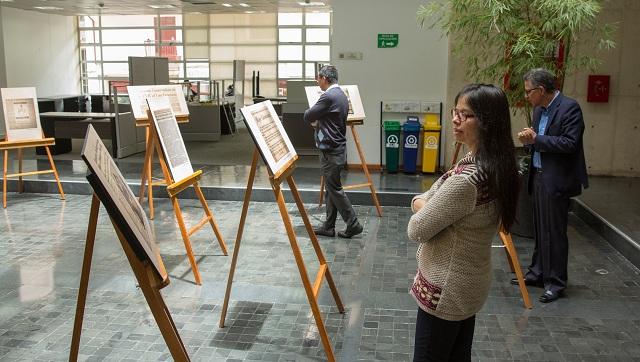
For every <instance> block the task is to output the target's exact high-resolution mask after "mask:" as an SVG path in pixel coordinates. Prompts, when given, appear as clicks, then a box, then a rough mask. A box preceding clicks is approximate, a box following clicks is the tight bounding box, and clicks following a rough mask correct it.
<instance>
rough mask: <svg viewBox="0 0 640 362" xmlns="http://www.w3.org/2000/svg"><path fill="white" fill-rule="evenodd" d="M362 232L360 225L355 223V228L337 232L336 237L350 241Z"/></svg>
mask: <svg viewBox="0 0 640 362" xmlns="http://www.w3.org/2000/svg"><path fill="white" fill-rule="evenodd" d="M361 232H362V225H360V223H357V224H356V225H355V226H353V227H350V228H347V229H346V230H345V231H338V236H339V237H341V238H346V239H351V237H352V236H356V235H358V234H360V233H361Z"/></svg>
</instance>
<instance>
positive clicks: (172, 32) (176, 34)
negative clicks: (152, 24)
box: [160, 29, 182, 43]
mask: <svg viewBox="0 0 640 362" xmlns="http://www.w3.org/2000/svg"><path fill="white" fill-rule="evenodd" d="M160 42H162V43H182V30H180V29H160Z"/></svg>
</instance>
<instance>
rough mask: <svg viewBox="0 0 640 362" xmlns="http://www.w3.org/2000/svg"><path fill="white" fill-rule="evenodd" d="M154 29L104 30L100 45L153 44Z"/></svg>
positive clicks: (154, 37)
mask: <svg viewBox="0 0 640 362" xmlns="http://www.w3.org/2000/svg"><path fill="white" fill-rule="evenodd" d="M155 39H156V31H155V30H154V29H105V30H103V31H102V44H145V43H146V42H151V43H153V42H155Z"/></svg>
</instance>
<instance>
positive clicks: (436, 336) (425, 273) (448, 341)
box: [407, 84, 519, 361]
mask: <svg viewBox="0 0 640 362" xmlns="http://www.w3.org/2000/svg"><path fill="white" fill-rule="evenodd" d="M451 118H452V122H453V134H454V136H455V138H456V140H457V141H458V142H462V143H464V144H465V145H467V147H468V149H469V150H470V151H469V153H468V154H466V155H465V156H464V157H463V158H462V159H461V160H460V161H459V162H458V163H457V164H456V165H455V166H454V167H453V168H451V170H449V171H448V172H447V173H445V174H444V175H443V176H442V177H440V179H438V181H436V182H435V183H434V185H433V186H432V187H431V189H430V190H429V191H427V192H426V193H424V194H422V195H418V196H416V197H414V198H413V201H412V202H411V208H412V210H413V212H414V215H413V216H412V217H411V219H410V220H409V225H408V228H407V229H408V230H407V232H408V235H409V239H410V240H412V241H415V242H417V243H418V251H417V255H416V257H417V260H418V271H417V274H416V276H415V278H414V281H413V285H412V286H411V288H410V294H411V295H412V296H413V297H414V299H415V300H416V302H417V304H418V317H417V321H416V335H415V349H414V361H447V360H449V361H470V360H471V344H472V341H473V331H474V327H475V315H476V313H477V312H478V311H479V310H480V309H481V308H482V306H483V304H484V302H485V300H486V299H487V295H488V294H489V286H490V284H491V241H492V240H493V239H494V238H495V236H496V234H497V232H498V228H499V227H502V228H503V229H505V230H506V231H509V228H510V227H511V225H512V224H513V222H514V218H515V209H516V202H517V196H518V188H519V181H518V174H517V169H516V160H515V153H514V152H515V151H514V145H513V139H512V137H511V117H510V114H509V104H508V101H507V97H506V96H505V94H504V92H503V91H502V90H500V89H499V88H496V87H494V86H493V85H486V84H471V85H468V86H466V87H464V88H463V89H462V90H461V91H460V93H458V95H457V96H456V98H455V108H453V110H452V111H451Z"/></svg>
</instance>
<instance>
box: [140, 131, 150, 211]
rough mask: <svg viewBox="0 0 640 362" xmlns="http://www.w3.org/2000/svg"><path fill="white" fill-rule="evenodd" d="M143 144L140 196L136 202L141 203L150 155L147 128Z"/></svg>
mask: <svg viewBox="0 0 640 362" xmlns="http://www.w3.org/2000/svg"><path fill="white" fill-rule="evenodd" d="M144 140H145V144H144V162H143V163H142V176H141V178H140V196H139V197H138V201H139V202H140V203H142V200H143V199H144V192H145V189H146V181H147V168H148V166H147V164H148V163H149V156H150V155H151V153H150V152H149V127H147V128H146V129H145V136H144Z"/></svg>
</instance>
